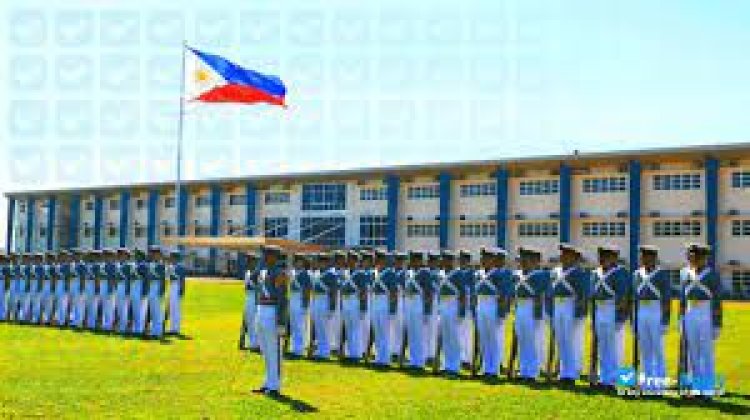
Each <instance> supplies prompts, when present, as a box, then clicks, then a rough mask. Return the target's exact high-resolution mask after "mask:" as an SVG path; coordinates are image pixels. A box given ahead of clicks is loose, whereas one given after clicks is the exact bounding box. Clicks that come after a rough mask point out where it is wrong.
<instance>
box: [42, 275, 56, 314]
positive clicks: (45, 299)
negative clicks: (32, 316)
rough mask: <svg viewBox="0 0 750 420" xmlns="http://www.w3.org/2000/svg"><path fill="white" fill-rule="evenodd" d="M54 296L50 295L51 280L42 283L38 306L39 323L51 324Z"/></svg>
mask: <svg viewBox="0 0 750 420" xmlns="http://www.w3.org/2000/svg"><path fill="white" fill-rule="evenodd" d="M54 298H55V296H54V295H53V294H52V280H44V281H43V282H42V291H41V293H40V295H39V304H40V306H41V314H40V316H39V321H40V322H52V307H53V306H54V305H53V300H54Z"/></svg>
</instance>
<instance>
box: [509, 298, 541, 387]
mask: <svg viewBox="0 0 750 420" xmlns="http://www.w3.org/2000/svg"><path fill="white" fill-rule="evenodd" d="M542 326H543V321H540V320H536V319H534V301H533V299H529V298H522V299H519V300H518V303H517V306H516V319H515V329H516V339H517V342H518V358H519V363H518V365H519V371H520V372H519V374H520V376H521V377H522V378H531V379H536V377H537V376H539V368H540V365H541V359H540V358H539V356H540V354H539V347H540V343H539V341H540V338H541V337H542V335H540V333H539V330H540V328H541V327H542Z"/></svg>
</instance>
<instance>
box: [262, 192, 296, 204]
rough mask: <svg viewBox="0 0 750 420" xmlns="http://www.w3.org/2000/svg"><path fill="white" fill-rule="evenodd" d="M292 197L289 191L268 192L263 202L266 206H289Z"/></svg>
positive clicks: (264, 195)
mask: <svg viewBox="0 0 750 420" xmlns="http://www.w3.org/2000/svg"><path fill="white" fill-rule="evenodd" d="M290 196H291V194H289V191H267V192H266V193H265V194H263V202H264V203H266V204H287V203H289V199H290Z"/></svg>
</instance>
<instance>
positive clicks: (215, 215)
mask: <svg viewBox="0 0 750 420" xmlns="http://www.w3.org/2000/svg"><path fill="white" fill-rule="evenodd" d="M220 222H221V185H218V184H214V185H211V226H210V234H211V236H219V224H220ZM216 254H217V252H216V248H211V249H209V250H208V272H209V273H210V274H214V273H216Z"/></svg>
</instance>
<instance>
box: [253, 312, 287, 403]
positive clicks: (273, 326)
mask: <svg viewBox="0 0 750 420" xmlns="http://www.w3.org/2000/svg"><path fill="white" fill-rule="evenodd" d="M257 311H258V316H257V317H256V329H257V331H258V341H259V344H260V351H261V353H262V354H263V361H264V362H265V364H266V366H265V368H266V378H265V382H264V383H263V386H264V387H265V388H267V389H269V390H271V391H280V390H281V357H280V356H281V345H280V343H279V331H278V326H277V323H276V307H275V306H271V305H258V309H257Z"/></svg>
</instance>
